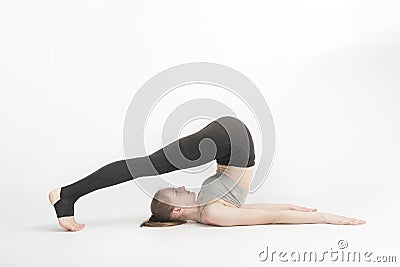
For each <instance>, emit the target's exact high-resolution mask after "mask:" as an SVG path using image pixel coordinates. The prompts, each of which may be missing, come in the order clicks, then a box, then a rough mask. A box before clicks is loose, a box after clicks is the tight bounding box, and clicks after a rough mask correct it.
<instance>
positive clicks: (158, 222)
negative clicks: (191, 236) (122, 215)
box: [140, 190, 187, 227]
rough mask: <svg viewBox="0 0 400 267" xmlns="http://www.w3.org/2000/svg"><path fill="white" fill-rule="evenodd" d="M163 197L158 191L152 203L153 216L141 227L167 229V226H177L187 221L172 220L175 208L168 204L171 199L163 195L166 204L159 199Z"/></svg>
mask: <svg viewBox="0 0 400 267" xmlns="http://www.w3.org/2000/svg"><path fill="white" fill-rule="evenodd" d="M160 196H161V190H158V191H157V192H156V193H155V194H154V197H153V199H152V201H151V205H150V210H151V213H152V215H151V216H150V218H149V219H147V220H146V221H144V222H142V223H141V224H140V227H142V226H148V227H167V226H175V225H180V224H184V223H186V222H187V221H186V220H182V219H176V218H172V216H171V212H172V210H173V209H174V208H175V206H172V205H170V204H168V203H170V199H169V197H167V196H165V195H163V198H164V199H166V202H168V203H165V202H163V201H160V200H159V198H160Z"/></svg>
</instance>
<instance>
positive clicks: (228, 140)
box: [54, 116, 255, 218]
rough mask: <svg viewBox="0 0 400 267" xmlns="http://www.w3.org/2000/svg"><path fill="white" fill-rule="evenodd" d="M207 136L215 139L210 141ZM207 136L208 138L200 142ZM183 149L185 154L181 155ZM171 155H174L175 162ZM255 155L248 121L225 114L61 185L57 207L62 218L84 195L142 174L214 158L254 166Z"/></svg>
mask: <svg viewBox="0 0 400 267" xmlns="http://www.w3.org/2000/svg"><path fill="white" fill-rule="evenodd" d="M228 133H229V134H228ZM207 138H210V139H211V140H212V142H211V140H208V141H207ZM203 139H205V141H204V142H202V143H201V144H200V142H201V141H202V140H203ZM180 153H182V155H183V156H184V158H182V157H178V156H177V155H180ZM166 155H168V158H167V156H166ZM168 159H172V161H173V163H171V162H170V161H169V160H168ZM254 159H255V155H254V144H253V139H252V136H251V134H250V131H249V130H248V128H247V127H246V125H245V124H244V123H243V122H241V121H240V120H239V119H237V118H234V117H231V116H224V117H220V118H218V119H216V120H214V121H212V122H211V123H209V124H208V125H207V126H205V127H204V128H202V129H201V130H199V131H198V132H196V133H193V134H191V135H188V136H185V137H182V138H180V139H178V140H175V141H174V142H172V143H170V144H168V145H166V146H165V147H163V148H161V149H159V150H157V151H156V152H154V153H153V154H151V155H149V156H143V157H135V158H130V159H124V160H119V161H115V162H112V163H109V164H107V165H105V166H103V167H101V168H100V169H98V170H97V171H95V172H94V173H92V174H90V175H88V176H87V177H85V178H83V179H81V180H79V181H77V182H75V183H72V184H70V185H67V186H64V187H61V192H60V197H61V199H60V200H58V201H57V202H56V203H55V204H54V207H55V210H56V213H57V217H58V218H60V217H66V216H73V215H74V203H75V202H76V201H77V200H78V199H79V198H80V197H81V196H84V195H86V194H88V193H90V192H93V191H95V190H98V189H101V188H105V187H108V186H112V185H116V184H120V183H123V182H127V181H130V180H133V179H135V178H138V177H144V176H155V175H159V174H163V173H168V172H172V171H175V170H179V169H186V168H191V167H195V166H200V165H202V164H205V163H207V162H210V161H212V160H216V161H217V163H218V164H222V165H230V166H237V167H251V166H253V165H254V164H255V163H254Z"/></svg>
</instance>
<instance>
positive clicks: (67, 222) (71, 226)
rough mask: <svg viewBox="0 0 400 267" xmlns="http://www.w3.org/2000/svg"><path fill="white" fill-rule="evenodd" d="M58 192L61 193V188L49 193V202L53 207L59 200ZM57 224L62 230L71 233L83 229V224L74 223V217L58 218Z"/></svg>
mask: <svg viewBox="0 0 400 267" xmlns="http://www.w3.org/2000/svg"><path fill="white" fill-rule="evenodd" d="M60 192H61V188H57V189H54V190H52V191H51V192H50V193H49V200H50V203H51V205H53V206H54V204H55V203H56V202H57V201H58V200H60V199H61V197H60ZM58 224H59V225H60V226H61V227H62V228H64V229H66V230H68V231H72V232H76V231H80V230H82V229H83V228H84V227H85V225H84V224H80V223H78V222H77V221H75V218H74V216H67V217H61V218H58Z"/></svg>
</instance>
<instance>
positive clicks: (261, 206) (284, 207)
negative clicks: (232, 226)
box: [240, 203, 317, 211]
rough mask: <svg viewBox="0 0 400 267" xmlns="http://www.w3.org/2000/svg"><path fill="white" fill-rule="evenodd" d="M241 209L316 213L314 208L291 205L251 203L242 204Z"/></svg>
mask: <svg viewBox="0 0 400 267" xmlns="http://www.w3.org/2000/svg"><path fill="white" fill-rule="evenodd" d="M240 208H242V209H257V210H298V211H317V209H314V208H306V207H302V206H297V205H292V204H273V203H251V204H243V205H242V206H241V207H240Z"/></svg>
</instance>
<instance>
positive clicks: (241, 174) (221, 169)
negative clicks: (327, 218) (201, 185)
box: [198, 164, 254, 223]
mask: <svg viewBox="0 0 400 267" xmlns="http://www.w3.org/2000/svg"><path fill="white" fill-rule="evenodd" d="M253 172H254V166H252V167H246V168H242V167H236V166H227V165H220V164H218V165H217V173H223V174H224V175H225V176H227V177H229V178H230V179H232V180H233V182H234V183H237V184H236V186H237V187H238V189H237V190H236V191H238V190H239V191H240V192H242V194H246V195H247V193H248V191H249V188H250V183H251V180H252V177H253ZM201 198H202V192H201V191H200V193H199V198H198V199H200V200H201ZM227 200H229V197H228V198H225V199H223V198H218V199H217V200H215V199H214V200H213V199H211V200H210V201H208V202H207V203H208V204H207V203H203V204H204V205H203V206H201V207H200V210H201V217H199V221H200V222H202V223H204V222H207V209H206V207H207V206H210V205H224V206H228V207H233V208H238V206H237V205H238V203H236V205H235V204H234V203H232V201H227ZM243 201H244V200H243V199H242V202H243ZM200 202H201V201H200ZM236 202H239V201H236Z"/></svg>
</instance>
